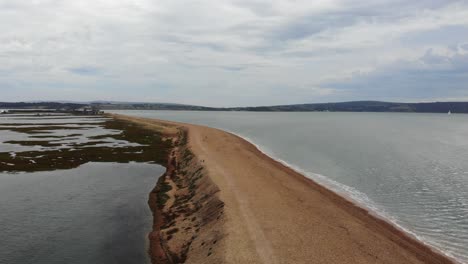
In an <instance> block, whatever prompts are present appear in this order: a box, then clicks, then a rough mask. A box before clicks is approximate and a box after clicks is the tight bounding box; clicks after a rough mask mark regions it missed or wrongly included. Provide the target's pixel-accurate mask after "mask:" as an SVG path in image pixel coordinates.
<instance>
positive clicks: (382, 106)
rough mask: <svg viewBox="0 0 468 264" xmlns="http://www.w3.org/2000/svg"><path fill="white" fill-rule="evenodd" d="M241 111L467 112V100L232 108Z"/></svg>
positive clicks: (360, 102)
mask: <svg viewBox="0 0 468 264" xmlns="http://www.w3.org/2000/svg"><path fill="white" fill-rule="evenodd" d="M234 109H236V110H243V111H285V112H309V111H330V112H415V113H447V112H449V111H450V112H452V113H468V102H433V103H388V102H377V101H356V102H343V103H323V104H297V105H278V106H259V107H244V108H234Z"/></svg>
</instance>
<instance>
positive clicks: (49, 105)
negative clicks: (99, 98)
mask: <svg viewBox="0 0 468 264" xmlns="http://www.w3.org/2000/svg"><path fill="white" fill-rule="evenodd" d="M83 106H86V104H79V103H60V102H18V103H9V102H0V108H4V109H66V110H73V109H78V108H80V107H83Z"/></svg>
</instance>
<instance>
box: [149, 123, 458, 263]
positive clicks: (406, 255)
mask: <svg viewBox="0 0 468 264" xmlns="http://www.w3.org/2000/svg"><path fill="white" fill-rule="evenodd" d="M140 120H141V119H140ZM148 122H163V123H164V122H165V123H171V124H178V125H181V126H184V127H186V128H188V132H189V133H188V135H189V146H190V148H191V149H192V151H193V153H194V154H195V155H196V156H197V157H198V158H199V159H200V160H201V161H202V162H203V164H204V166H205V167H206V168H207V170H208V173H209V177H210V178H211V179H212V180H213V182H214V183H215V184H216V185H217V186H218V187H219V189H220V192H219V197H220V199H221V200H222V201H223V202H224V203H225V209H224V211H225V221H226V223H225V225H224V226H225V229H226V230H225V234H226V235H225V237H224V238H223V243H222V244H223V249H222V254H223V255H224V256H223V258H224V259H225V263H327V264H328V263H398V264H400V263H453V262H452V261H450V260H449V259H447V258H445V257H443V256H441V255H440V254H437V253H435V252H434V251H432V250H431V249H429V248H428V247H426V246H425V245H423V244H421V243H419V242H417V241H416V240H414V239H412V238H411V237H409V236H407V235H405V234H404V233H402V232H400V231H399V230H397V229H395V228H393V227H392V226H391V225H389V224H387V223H386V222H384V221H382V220H379V219H377V218H375V217H373V216H371V215H369V214H368V213H367V211H365V210H363V209H361V208H359V207H357V206H355V205H354V204H352V203H350V202H349V201H347V200H345V199H344V198H342V197H340V196H338V195H336V194H334V193H333V192H331V191H329V190H327V189H325V188H323V187H321V186H320V185H317V184H316V183H315V182H313V181H311V180H309V179H306V178H305V177H304V176H303V175H301V174H299V173H297V172H295V171H293V170H292V169H290V168H288V167H286V166H284V165H282V164H280V163H278V162H276V161H274V160H273V159H271V158H270V157H268V156H266V155H264V154H263V153H261V152H260V151H259V150H258V149H257V148H256V147H255V146H253V145H252V144H250V143H249V142H247V141H245V140H243V139H241V138H239V137H237V136H235V135H232V134H230V133H227V132H224V131H221V130H217V129H213V128H208V127H203V126H196V125H188V124H179V123H174V122H167V121H149V120H148ZM188 263H190V259H188Z"/></svg>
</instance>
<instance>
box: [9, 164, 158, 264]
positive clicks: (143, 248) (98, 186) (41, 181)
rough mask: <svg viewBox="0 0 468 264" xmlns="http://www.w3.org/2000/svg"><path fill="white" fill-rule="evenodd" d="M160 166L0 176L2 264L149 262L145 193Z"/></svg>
mask: <svg viewBox="0 0 468 264" xmlns="http://www.w3.org/2000/svg"><path fill="white" fill-rule="evenodd" d="M163 171H164V168H163V167H161V166H159V165H154V164H142V163H130V164H116V163H87V164H85V165H82V166H80V167H78V168H76V169H70V170H58V171H48V172H33V173H19V174H7V173H0V208H1V217H0V226H1V229H0V238H1V246H0V263H8V264H24V263H39V264H46V263H47V264H53V263H57V264H62V263H67V264H73V263H76V264H81V263H103V264H106V263H109V264H110V263H122V264H126V263H135V264H141V263H143V264H144V263H150V261H149V258H148V256H147V248H148V245H147V244H146V241H147V239H146V236H147V234H148V233H149V232H150V231H151V226H152V215H151V211H150V209H149V207H148V204H147V201H148V194H149V193H150V191H151V189H152V187H154V185H155V183H156V181H157V178H158V177H159V176H160V175H161V174H162V173H163Z"/></svg>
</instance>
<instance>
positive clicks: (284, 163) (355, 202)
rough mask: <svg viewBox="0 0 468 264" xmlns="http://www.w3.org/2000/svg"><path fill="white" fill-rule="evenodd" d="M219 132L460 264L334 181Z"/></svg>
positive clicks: (243, 137)
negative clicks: (321, 178)
mask: <svg viewBox="0 0 468 264" xmlns="http://www.w3.org/2000/svg"><path fill="white" fill-rule="evenodd" d="M210 128H211V127H210ZM213 129H218V128H213ZM219 130H221V131H223V132H226V133H229V134H232V135H233V136H236V137H239V138H241V139H242V140H244V141H246V142H247V143H248V144H251V145H252V146H253V147H254V148H256V149H257V151H259V152H260V153H262V154H263V155H265V156H266V157H267V158H269V159H271V160H272V162H275V163H278V164H279V165H281V166H284V167H286V168H287V169H288V170H291V171H293V172H294V173H295V174H298V175H299V177H303V178H305V180H309V181H311V182H312V184H313V185H314V186H315V185H317V186H318V187H319V188H323V189H325V190H326V191H327V192H331V193H332V195H336V196H338V197H339V198H342V199H343V200H345V201H347V202H349V203H350V204H351V205H352V206H353V207H356V208H357V209H359V210H363V211H364V212H365V214H368V215H369V216H370V217H373V218H376V219H375V220H376V221H378V222H380V221H381V222H383V223H382V224H383V225H388V226H389V227H388V228H390V229H393V230H395V231H394V232H397V233H401V235H402V236H406V237H407V238H408V239H410V240H415V241H414V243H417V244H422V246H424V247H427V248H428V250H431V251H433V252H434V253H435V254H438V255H441V256H442V257H444V258H447V259H448V260H449V261H452V263H454V264H462V262H461V261H460V260H458V259H456V258H455V257H453V256H451V255H450V254H447V253H445V252H444V251H443V250H441V249H438V248H436V247H434V246H432V245H431V244H430V243H429V242H426V241H424V240H423V239H421V238H420V237H419V236H418V235H417V234H415V233H413V232H411V231H410V230H407V229H406V228H404V227H402V226H400V225H399V224H397V223H395V222H394V221H393V220H392V219H390V217H389V216H387V215H385V214H384V213H381V212H379V211H377V210H376V209H373V208H372V207H369V206H367V205H366V204H365V203H364V202H360V201H358V200H357V199H354V198H353V196H352V194H348V193H346V190H343V191H342V192H340V190H335V189H333V188H341V187H340V185H341V183H338V182H334V181H332V180H329V179H326V180H324V181H329V182H332V183H331V184H330V183H322V182H320V180H317V179H314V178H313V177H312V176H310V175H309V173H311V174H315V175H319V176H321V177H326V176H323V175H320V174H316V173H312V172H307V171H304V170H302V169H301V168H299V167H297V166H295V165H293V164H290V163H288V162H287V161H284V160H282V159H280V158H277V157H275V156H274V155H273V154H269V153H268V152H267V151H265V150H264V149H263V148H262V146H260V145H258V144H256V143H255V142H254V141H253V140H252V139H250V138H248V137H246V136H242V135H240V134H238V133H235V132H232V131H229V130H223V129H219ZM327 184H330V185H337V186H338V187H333V186H327Z"/></svg>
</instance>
